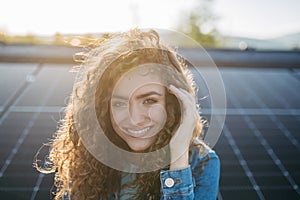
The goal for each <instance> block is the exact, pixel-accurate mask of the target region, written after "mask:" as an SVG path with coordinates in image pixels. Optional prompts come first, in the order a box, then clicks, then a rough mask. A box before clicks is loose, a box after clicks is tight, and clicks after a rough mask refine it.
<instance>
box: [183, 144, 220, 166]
mask: <svg viewBox="0 0 300 200" xmlns="http://www.w3.org/2000/svg"><path fill="white" fill-rule="evenodd" d="M190 150H191V155H190V158H189V163H190V165H191V167H192V169H195V168H197V167H200V166H202V165H203V164H204V165H205V167H209V166H216V167H218V166H219V165H220V160H219V157H218V155H217V153H216V152H215V151H214V150H213V149H211V148H210V147H209V146H207V145H206V144H205V143H204V142H203V141H201V140H199V139H195V140H194V141H193V143H192V145H191V147H190Z"/></svg>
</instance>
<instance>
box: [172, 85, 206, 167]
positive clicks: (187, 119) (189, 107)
mask: <svg viewBox="0 0 300 200" xmlns="http://www.w3.org/2000/svg"><path fill="white" fill-rule="evenodd" d="M169 89H170V92H171V93H172V94H174V95H175V96H176V97H177V99H178V100H179V102H180V106H181V112H182V113H181V115H182V118H181V123H180V126H179V127H178V129H177V131H176V133H175V134H174V136H173V137H172V138H171V141H170V151H171V164H170V170H175V169H182V168H185V167H187V166H188V164H189V163H188V160H189V157H188V150H189V145H190V141H191V139H192V137H193V132H194V129H195V127H196V125H197V122H198V120H199V117H200V116H199V113H198V109H197V105H196V100H195V97H194V96H193V95H192V94H190V93H189V92H188V91H186V90H184V89H181V88H176V87H175V86H173V85H171V86H170V87H169Z"/></svg>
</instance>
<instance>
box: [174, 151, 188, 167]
mask: <svg viewBox="0 0 300 200" xmlns="http://www.w3.org/2000/svg"><path fill="white" fill-rule="evenodd" d="M188 166H189V154H188V150H187V151H185V152H184V153H183V154H182V155H181V156H179V158H172V155H171V164H170V170H180V169H184V168H186V167H188Z"/></svg>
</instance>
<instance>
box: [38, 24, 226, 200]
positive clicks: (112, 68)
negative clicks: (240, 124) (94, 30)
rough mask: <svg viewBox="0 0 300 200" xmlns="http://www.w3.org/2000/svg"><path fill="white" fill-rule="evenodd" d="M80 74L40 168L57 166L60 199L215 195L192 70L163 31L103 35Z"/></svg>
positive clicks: (215, 173) (215, 162) (215, 171)
mask: <svg viewBox="0 0 300 200" xmlns="http://www.w3.org/2000/svg"><path fill="white" fill-rule="evenodd" d="M78 74H79V75H78V78H77V81H76V83H75V84H74V90H73V93H72V95H71V98H70V102H69V104H68V106H67V108H66V113H65V117H64V120H63V121H62V124H61V126H60V128H59V130H58V131H57V133H56V134H55V138H54V140H53V143H52V144H51V151H50V155H49V161H50V163H51V164H50V165H48V166H49V167H48V169H47V170H46V171H45V169H44V170H43V169H40V170H41V171H43V172H55V173H56V174H55V186H56V188H57V191H56V194H55V195H56V196H55V199H76V200H78V199H80V200H81V199H206V200H207V199H216V196H217V192H218V182H219V173H220V163H219V159H218V157H217V155H216V153H215V152H214V151H213V150H212V149H210V148H209V147H208V146H207V145H205V144H204V142H203V141H202V139H201V136H202V126H203V120H202V119H201V118H200V116H199V114H198V107H197V104H196V98H195V91H194V82H193V80H192V76H191V74H190V73H189V72H188V71H187V67H186V64H185V62H184V60H183V59H182V58H180V57H179V56H178V55H177V54H176V53H175V52H174V51H173V50H172V49H171V48H169V47H167V46H166V45H164V44H162V43H161V41H160V38H159V35H158V34H157V32H155V31H154V30H150V31H147V32H142V31H140V30H138V29H134V30H131V31H130V32H128V33H117V34H113V35H111V36H110V37H109V38H108V39H104V40H101V41H100V42H98V43H97V44H96V45H95V48H93V49H92V50H91V51H90V52H89V53H88V54H87V55H86V57H85V59H84V62H83V64H82V66H81V69H80V71H79V72H78Z"/></svg>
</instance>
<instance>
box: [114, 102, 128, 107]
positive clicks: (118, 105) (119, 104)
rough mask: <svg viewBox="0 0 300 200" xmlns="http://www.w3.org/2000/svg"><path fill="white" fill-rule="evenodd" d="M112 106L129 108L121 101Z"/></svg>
mask: <svg viewBox="0 0 300 200" xmlns="http://www.w3.org/2000/svg"><path fill="white" fill-rule="evenodd" d="M112 106H113V107H116V108H125V107H127V103H125V102H121V101H117V102H113V103H112Z"/></svg>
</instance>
